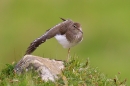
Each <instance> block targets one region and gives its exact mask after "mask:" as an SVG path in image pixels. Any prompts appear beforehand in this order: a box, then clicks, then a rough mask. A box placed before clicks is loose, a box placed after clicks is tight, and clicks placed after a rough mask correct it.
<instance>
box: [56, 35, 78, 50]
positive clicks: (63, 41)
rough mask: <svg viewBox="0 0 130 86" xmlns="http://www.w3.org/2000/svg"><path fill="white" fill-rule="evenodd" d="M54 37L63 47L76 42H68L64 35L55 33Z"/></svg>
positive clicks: (69, 46)
mask: <svg viewBox="0 0 130 86" xmlns="http://www.w3.org/2000/svg"><path fill="white" fill-rule="evenodd" d="M55 38H56V39H57V40H58V42H59V43H60V44H61V45H62V46H63V47H64V48H71V47H73V46H75V45H76V44H77V43H75V42H73V43H70V42H69V41H68V40H67V39H66V37H65V35H56V36H55Z"/></svg>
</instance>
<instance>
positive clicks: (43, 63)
mask: <svg viewBox="0 0 130 86" xmlns="http://www.w3.org/2000/svg"><path fill="white" fill-rule="evenodd" d="M31 68H33V69H34V70H36V71H37V72H38V73H39V75H40V76H41V78H42V80H44V81H48V80H50V81H53V82H54V81H55V79H57V78H58V76H57V75H58V74H60V73H61V71H62V69H63V68H64V62H63V61H59V60H54V59H52V60H51V59H49V58H42V57H39V56H34V55H25V56H24V57H23V58H22V59H21V60H20V61H19V62H18V63H17V65H16V66H15V68H14V71H15V72H16V73H18V74H21V73H24V71H28V70H30V69H31Z"/></svg>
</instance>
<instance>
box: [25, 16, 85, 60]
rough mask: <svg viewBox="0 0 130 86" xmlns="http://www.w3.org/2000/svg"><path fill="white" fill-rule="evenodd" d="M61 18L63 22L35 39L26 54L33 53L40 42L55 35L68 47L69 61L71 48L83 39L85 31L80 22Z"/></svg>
mask: <svg viewBox="0 0 130 86" xmlns="http://www.w3.org/2000/svg"><path fill="white" fill-rule="evenodd" d="M61 19H62V20H63V22H61V23H59V24H57V25H55V26H54V27H52V28H51V29H49V30H47V31H46V32H45V34H43V35H42V36H41V37H39V38H37V39H36V40H34V41H33V42H32V43H31V44H30V46H29V47H28V49H27V51H26V53H25V55H26V54H31V53H32V52H33V51H34V50H35V49H36V48H37V47H38V46H39V45H40V44H42V43H44V42H45V41H46V40H47V39H50V38H52V37H55V38H56V39H57V40H58V42H59V43H60V44H61V45H62V46H63V47H64V48H67V49H68V56H67V61H68V59H69V53H70V48H71V47H73V46H75V45H77V44H79V43H80V42H81V41H82V39H83V32H82V28H81V25H80V24H79V23H77V22H73V21H72V20H70V19H67V20H65V19H63V18H61Z"/></svg>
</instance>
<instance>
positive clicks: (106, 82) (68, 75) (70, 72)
mask: <svg viewBox="0 0 130 86" xmlns="http://www.w3.org/2000/svg"><path fill="white" fill-rule="evenodd" d="M14 66H15V64H7V66H6V68H5V69H3V70H1V71H0V86H126V79H124V80H123V81H120V79H118V77H117V76H116V77H113V78H112V79H111V78H108V77H107V76H106V75H105V74H103V73H101V72H100V71H99V69H98V68H93V67H91V66H90V64H89V60H86V62H85V63H82V62H80V61H79V60H78V58H72V59H71V60H70V61H69V62H66V63H65V69H64V70H63V72H62V74H61V75H58V76H59V79H58V80H56V81H55V82H51V81H48V82H44V81H42V80H41V78H40V77H39V76H38V74H37V73H36V72H34V71H33V70H31V71H28V72H26V73H24V74H21V75H17V74H15V73H14V71H13V69H14Z"/></svg>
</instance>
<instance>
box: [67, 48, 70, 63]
mask: <svg viewBox="0 0 130 86" xmlns="http://www.w3.org/2000/svg"><path fill="white" fill-rule="evenodd" d="M69 59H70V48H69V49H68V55H67V62H68V61H69Z"/></svg>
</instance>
